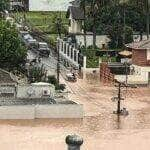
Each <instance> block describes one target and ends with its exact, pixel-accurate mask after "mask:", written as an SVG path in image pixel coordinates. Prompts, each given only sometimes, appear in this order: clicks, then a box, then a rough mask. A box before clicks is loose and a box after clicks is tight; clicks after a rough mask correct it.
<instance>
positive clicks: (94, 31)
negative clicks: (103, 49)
mask: <svg viewBox="0 0 150 150" xmlns="http://www.w3.org/2000/svg"><path fill="white" fill-rule="evenodd" d="M95 23H96V21H95V17H94V18H93V47H94V48H96V27H95Z"/></svg>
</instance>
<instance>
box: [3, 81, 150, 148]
mask: <svg viewBox="0 0 150 150" xmlns="http://www.w3.org/2000/svg"><path fill="white" fill-rule="evenodd" d="M64 82H66V81H64ZM68 88H69V90H70V91H71V93H69V94H68V97H69V98H70V99H73V100H74V101H76V102H78V103H81V104H83V105H84V111H85V113H84V118H83V119H53V120H52V119H42V120H40V119H38V120H13V121H11V120H9V121H5V120H1V121H0V135H1V142H0V147H1V149H3V150H35V149H36V150H67V146H66V144H65V137H66V136H67V135H68V134H72V133H75V134H79V135H80V136H81V137H83V138H84V144H83V146H82V148H81V149H83V150H126V149H128V150H132V149H136V150H149V147H150V89H148V88H136V89H134V88H132V89H128V90H127V91H126V89H122V91H123V97H125V101H122V105H121V107H126V108H127V110H128V111H129V115H128V116H126V117H124V116H120V117H118V116H117V115H115V114H113V111H114V110H116V102H112V101H111V98H112V97H113V96H116V94H117V89H116V87H113V86H111V87H108V86H104V85H101V84H100V83H99V82H98V81H96V82H94V81H87V80H86V81H83V80H81V79H80V80H78V82H77V83H68Z"/></svg>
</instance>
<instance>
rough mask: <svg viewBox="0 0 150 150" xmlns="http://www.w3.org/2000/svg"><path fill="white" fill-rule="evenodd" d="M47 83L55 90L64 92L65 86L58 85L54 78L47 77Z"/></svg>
mask: <svg viewBox="0 0 150 150" xmlns="http://www.w3.org/2000/svg"><path fill="white" fill-rule="evenodd" d="M48 83H51V84H53V85H54V86H55V89H56V90H62V91H63V90H64V89H65V85H64V84H58V81H57V79H56V77H55V76H48Z"/></svg>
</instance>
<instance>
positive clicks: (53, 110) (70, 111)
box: [35, 104, 83, 118]
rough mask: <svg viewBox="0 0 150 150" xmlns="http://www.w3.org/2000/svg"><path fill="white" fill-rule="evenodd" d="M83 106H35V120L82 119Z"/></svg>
mask: <svg viewBox="0 0 150 150" xmlns="http://www.w3.org/2000/svg"><path fill="white" fill-rule="evenodd" d="M82 117H83V106H82V105H72V104H68V105H65V104H59V105H48V106H46V105H37V106H36V109H35V118H82Z"/></svg>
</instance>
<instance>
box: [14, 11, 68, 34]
mask: <svg viewBox="0 0 150 150" xmlns="http://www.w3.org/2000/svg"><path fill="white" fill-rule="evenodd" d="M15 16H16V17H17V18H18V20H19V19H20V18H21V17H22V18H23V16H24V14H23V13H16V14H15ZM25 16H26V19H27V21H28V22H29V23H30V24H31V25H32V26H34V27H35V28H36V29H39V30H41V31H43V32H48V33H52V34H56V33H57V29H56V20H57V18H59V17H60V16H61V19H62V33H64V32H66V31H67V29H68V19H67V18H66V12H61V14H60V12H27V13H26V14H25Z"/></svg>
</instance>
